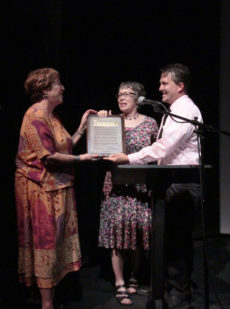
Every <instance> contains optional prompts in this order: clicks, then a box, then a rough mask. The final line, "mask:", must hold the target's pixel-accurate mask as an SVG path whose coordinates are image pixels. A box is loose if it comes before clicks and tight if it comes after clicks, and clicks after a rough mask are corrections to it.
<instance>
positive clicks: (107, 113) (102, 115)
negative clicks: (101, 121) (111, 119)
mask: <svg viewBox="0 0 230 309" xmlns="http://www.w3.org/2000/svg"><path fill="white" fill-rule="evenodd" d="M97 115H98V116H99V117H107V116H111V115H112V111H111V110H109V111H106V110H101V111H99V112H97Z"/></svg>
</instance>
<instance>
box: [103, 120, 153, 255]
mask: <svg viewBox="0 0 230 309" xmlns="http://www.w3.org/2000/svg"><path fill="white" fill-rule="evenodd" d="M157 132H158V126H157V123H156V121H155V120H154V119H152V118H150V117H147V116H146V117H145V118H144V121H143V122H142V123H141V124H140V125H138V126H137V127H135V128H126V129H125V136H126V151H127V153H128V154H129V153H134V152H136V151H139V150H140V149H141V148H143V147H145V146H149V145H151V144H152V143H153V142H154V141H155V140H156V137H157ZM103 195H104V197H103V200H102V204H101V212H100V228H99V241H98V244H99V247H105V248H117V249H132V250H136V247H137V237H138V236H139V235H138V234H140V236H141V240H142V245H143V247H144V249H149V243H150V232H151V220H152V219H151V209H150V200H151V191H150V190H148V189H147V187H146V185H145V184H136V185H113V184H112V181H111V173H110V172H109V171H108V172H107V173H106V176H105V181H104V186H103Z"/></svg>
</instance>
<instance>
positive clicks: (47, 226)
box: [15, 104, 81, 288]
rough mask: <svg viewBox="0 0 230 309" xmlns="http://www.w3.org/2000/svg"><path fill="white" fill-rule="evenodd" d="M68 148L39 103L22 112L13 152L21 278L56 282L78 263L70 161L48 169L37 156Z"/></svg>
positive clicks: (58, 124) (60, 129)
mask: <svg viewBox="0 0 230 309" xmlns="http://www.w3.org/2000/svg"><path fill="white" fill-rule="evenodd" d="M55 152H61V153H68V154H71V153H72V140H71V136H70V135H69V134H68V132H67V131H66V130H65V128H64V127H63V125H62V124H61V122H60V121H59V119H58V118H57V117H53V118H51V119H49V118H48V117H47V115H46V113H44V111H43V110H41V109H40V108H39V105H38V104H34V105H32V106H31V107H30V108H29V109H28V110H27V112H26V113H25V115H24V118H23V122H22V126H21V131H20V140H19V147H18V153H17V156H16V167H17V169H16V173H15V196H16V204H17V221H18V246H19V261H18V272H19V280H20V282H24V283H25V284H26V285H27V286H31V285H32V284H33V283H36V284H37V286H38V287H39V288H51V287H53V286H55V285H56V284H57V283H58V282H59V281H60V280H61V279H62V278H63V277H64V276H65V275H66V274H67V273H68V272H71V271H77V270H79V269H80V267H81V252H80V245H79V235H78V222H77V214H76V198H75V192H74V170H73V166H64V167H63V166H62V165H60V166H55V167H52V168H47V167H46V166H45V165H44V164H43V162H42V158H44V157H45V156H47V155H50V154H53V153H55Z"/></svg>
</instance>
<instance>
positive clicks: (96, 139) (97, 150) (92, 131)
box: [87, 115, 125, 156]
mask: <svg viewBox="0 0 230 309" xmlns="http://www.w3.org/2000/svg"><path fill="white" fill-rule="evenodd" d="M124 132H125V131H124V118H123V117H122V116H119V115H114V116H107V117H98V116H95V115H89V117H88V123H87V152H88V153H92V154H98V155H100V156H108V155H110V154H113V153H120V152H123V153H125V133H124Z"/></svg>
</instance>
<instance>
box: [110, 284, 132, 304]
mask: <svg viewBox="0 0 230 309" xmlns="http://www.w3.org/2000/svg"><path fill="white" fill-rule="evenodd" d="M119 289H124V291H119ZM114 297H115V299H116V300H117V301H118V303H119V304H120V305H123V306H131V305H132V304H133V302H132V300H131V298H130V297H129V293H128V292H127V290H126V287H125V285H124V284H122V285H116V286H115V292H114ZM124 299H129V300H130V301H131V303H130V304H126V303H123V302H122V301H123V300H124Z"/></svg>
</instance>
